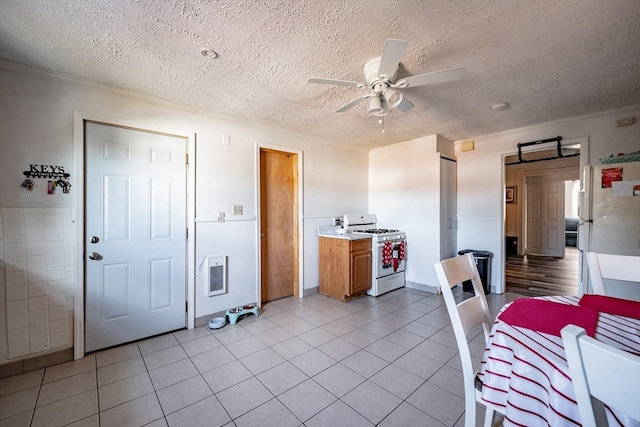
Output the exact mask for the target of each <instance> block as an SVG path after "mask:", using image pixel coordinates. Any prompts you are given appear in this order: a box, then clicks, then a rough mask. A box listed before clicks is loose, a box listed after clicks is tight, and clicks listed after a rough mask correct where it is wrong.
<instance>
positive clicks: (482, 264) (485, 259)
mask: <svg viewBox="0 0 640 427" xmlns="http://www.w3.org/2000/svg"><path fill="white" fill-rule="evenodd" d="M469 252H472V253H473V258H474V259H475V261H476V265H477V266H478V274H479V275H480V280H482V286H483V287H484V293H485V295H486V294H489V293H491V257H492V256H493V254H492V253H491V252H489V251H479V250H476V249H463V250H461V251H458V255H464V254H466V253H469ZM462 290H463V291H465V292H473V284H472V283H471V280H465V281H464V282H462Z"/></svg>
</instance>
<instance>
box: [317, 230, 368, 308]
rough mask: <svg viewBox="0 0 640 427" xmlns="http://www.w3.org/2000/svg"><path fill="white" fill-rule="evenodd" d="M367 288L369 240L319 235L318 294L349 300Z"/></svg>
mask: <svg viewBox="0 0 640 427" xmlns="http://www.w3.org/2000/svg"><path fill="white" fill-rule="evenodd" d="M370 287H371V239H368V238H367V239H358V240H348V239H340V238H333V237H323V236H320V293H321V294H323V295H328V296H330V297H332V298H335V299H337V300H340V301H349V300H352V299H354V298H358V297H361V296H363V295H365V293H366V291H367V289H369V288H370Z"/></svg>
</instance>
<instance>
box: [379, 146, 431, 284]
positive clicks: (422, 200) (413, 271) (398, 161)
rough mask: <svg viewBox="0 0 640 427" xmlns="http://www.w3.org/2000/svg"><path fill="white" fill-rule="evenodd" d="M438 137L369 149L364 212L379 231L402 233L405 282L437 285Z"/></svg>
mask: <svg viewBox="0 0 640 427" xmlns="http://www.w3.org/2000/svg"><path fill="white" fill-rule="evenodd" d="M437 150H438V136H437V135H430V136H425V137H422V138H418V139H414V140H411V141H405V142H401V143H399V144H394V145H389V146H386V147H381V148H376V149H374V150H371V152H370V154H369V210H370V211H371V213H375V214H376V215H377V217H378V226H379V227H381V228H396V229H400V230H403V231H405V232H406V233H407V248H406V256H407V263H406V266H407V270H406V273H405V279H406V280H407V281H408V282H414V283H416V284H419V285H428V286H437V284H438V281H437V278H436V275H435V270H434V269H433V264H434V263H435V262H438V261H440V229H439V227H438V225H437V224H439V223H440V155H439V153H438V151H437Z"/></svg>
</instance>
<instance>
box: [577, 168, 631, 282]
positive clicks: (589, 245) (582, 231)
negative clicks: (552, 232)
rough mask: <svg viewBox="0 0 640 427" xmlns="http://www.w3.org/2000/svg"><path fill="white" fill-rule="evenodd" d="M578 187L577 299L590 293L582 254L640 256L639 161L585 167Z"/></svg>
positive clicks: (586, 269)
mask: <svg viewBox="0 0 640 427" xmlns="http://www.w3.org/2000/svg"><path fill="white" fill-rule="evenodd" d="M582 185H583V189H582V190H581V193H580V194H581V196H582V197H581V198H582V200H581V203H580V212H579V216H580V219H581V221H580V227H579V228H578V232H579V234H578V249H579V250H580V252H581V255H582V256H581V257H580V271H581V274H580V289H579V292H580V295H582V294H583V293H591V292H592V288H591V284H590V283H589V280H588V277H589V275H588V266H587V262H586V258H585V256H584V255H585V253H586V252H600V253H608V254H617V255H636V256H640V161H639V162H635V161H634V162H627V163H610V164H602V165H597V166H585V167H584V169H583V176H582Z"/></svg>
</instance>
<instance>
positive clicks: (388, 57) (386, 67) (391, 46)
mask: <svg viewBox="0 0 640 427" xmlns="http://www.w3.org/2000/svg"><path fill="white" fill-rule="evenodd" d="M406 48H407V42H405V41H403V40H396V39H388V40H387V41H386V42H385V43H384V51H383V52H382V59H381V60H380V69H379V70H378V77H380V78H381V79H383V80H384V77H386V78H387V79H390V78H391V77H393V75H394V74H395V73H396V70H397V69H398V65H400V59H402V55H403V54H404V50H405V49H406Z"/></svg>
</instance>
